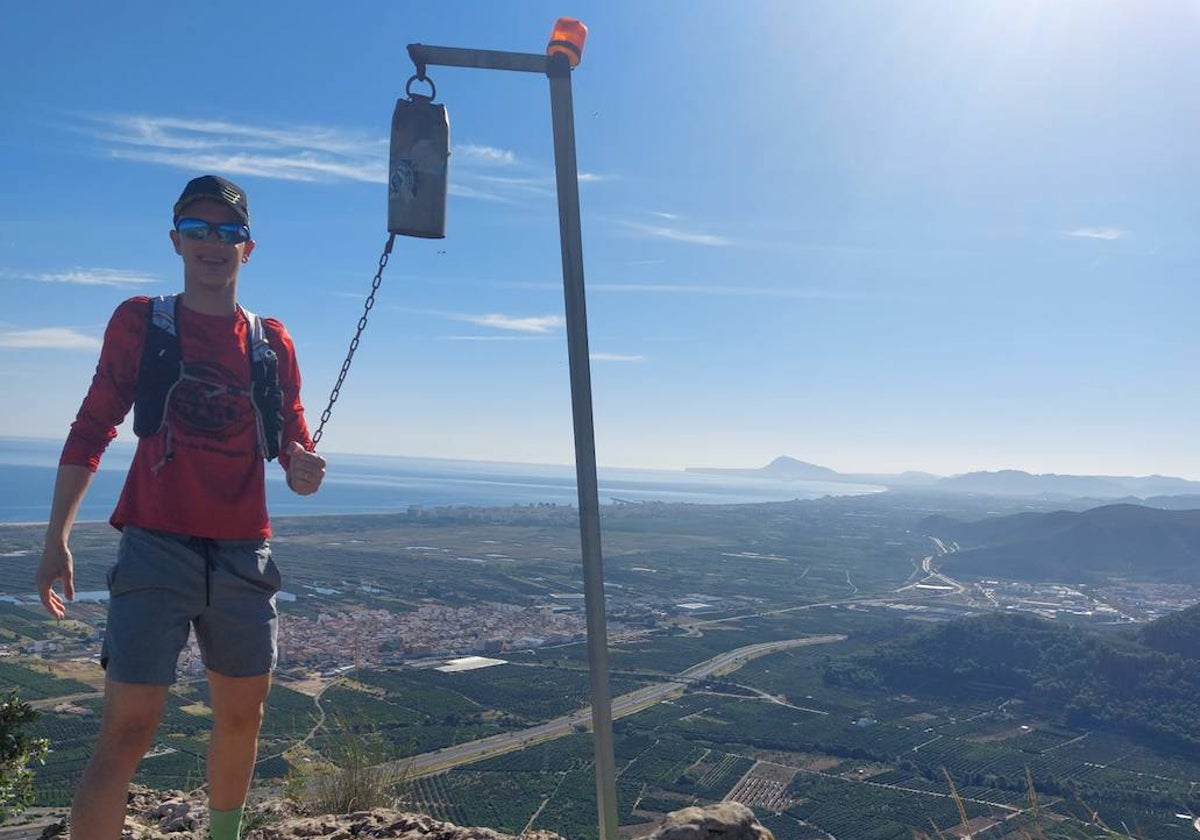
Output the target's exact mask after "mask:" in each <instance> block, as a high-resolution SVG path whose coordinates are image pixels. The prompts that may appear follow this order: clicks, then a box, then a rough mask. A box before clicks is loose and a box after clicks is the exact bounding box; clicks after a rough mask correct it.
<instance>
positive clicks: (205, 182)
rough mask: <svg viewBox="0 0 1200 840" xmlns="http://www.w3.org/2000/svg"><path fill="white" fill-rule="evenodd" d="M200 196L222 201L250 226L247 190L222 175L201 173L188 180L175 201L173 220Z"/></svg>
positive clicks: (243, 222) (177, 219)
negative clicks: (197, 176)
mask: <svg viewBox="0 0 1200 840" xmlns="http://www.w3.org/2000/svg"><path fill="white" fill-rule="evenodd" d="M200 198H211V199H212V200H214V201H219V202H221V203H222V204H224V205H226V206H227V207H229V208H230V209H232V210H233V212H235V213H237V215H238V219H239V220H240V221H241V223H242V224H244V225H245V226H246V227H250V208H249V207H247V206H246V192H245V190H243V189H242V188H241V187H239V186H238V185H237V184H235V183H233V182H232V181H228V180H226V179H224V178H222V177H221V176H220V175H201V176H200V177H199V178H193V179H192V180H190V181H188V183H187V186H186V187H184V188H183V192H182V193H181V194H180V196H179V200H178V201H176V202H175V218H174V219H173V220H172V221H173V222H178V221H179V217H180V216H181V215H182V214H183V210H184V208H186V207H187V206H188V205H189V204H191V203H192V202H193V201H196V200H197V199H200Z"/></svg>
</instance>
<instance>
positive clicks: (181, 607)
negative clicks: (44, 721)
mask: <svg viewBox="0 0 1200 840" xmlns="http://www.w3.org/2000/svg"><path fill="white" fill-rule="evenodd" d="M170 235H171V243H172V244H173V245H174V248H175V253H177V254H179V256H180V257H181V258H182V259H183V292H182V294H180V295H178V296H177V297H175V298H166V299H160V301H159V302H158V304H157V305H156V304H155V302H154V301H152V300H151V299H148V298H144V297H135V298H132V299H130V300H127V301H125V302H124V303H122V304H121V305H120V306H119V307H117V310H116V312H115V313H114V314H113V317H112V319H111V321H110V322H109V325H108V329H107V330H106V332H105V335H104V346H103V348H102V349H101V351H100V361H99V363H98V364H97V366H96V374H95V376H94V377H93V379H92V385H91V388H90V389H89V390H88V393H87V396H86V397H85V398H84V401H83V405H82V407H81V408H80V409H79V414H78V415H77V416H76V418H75V422H74V423H73V424H72V426H71V432H70V434H69V436H68V437H67V442H66V445H65V446H64V447H63V453H62V458H61V460H60V463H59V469H58V478H57V481H56V483H55V488H54V500H53V504H52V509H51V513H50V525H49V528H48V529H47V532H46V544H45V549H44V551H43V554H42V559H41V564H40V565H39V567H38V570H37V586H38V591H39V593H40V594H41V598H42V603H43V605H44V606H45V607H46V609H47V611H49V613H50V614H51V615H53V616H54V617H55V618H61V617H62V616H63V615H65V613H66V607H65V602H66V601H70V600H71V599H72V598H73V597H74V594H75V590H74V571H73V561H72V558H71V551H70V549H69V547H68V540H69V537H70V533H71V526H72V524H73V523H74V520H75V515H76V512H77V511H78V508H79V503H80V502H81V501H82V499H83V496H84V494H85V493H86V492H87V489H88V486H89V485H90V484H91V480H92V476H93V474H94V472H95V470H96V468H97V466H98V464H99V462H100V457H101V455H102V454H103V452H104V450H105V447H107V446H108V443H109V442H110V441H111V440H112V439H113V438H114V437H115V436H116V426H117V425H118V424H119V423H120V422H121V421H122V420H123V419H124V418H125V415H126V414H127V413H128V412H129V410H130V408H131V407H133V408H134V418H135V419H134V428H135V431H136V432H137V434H138V436H139V439H138V444H137V452H136V454H135V455H134V458H133V463H132V464H131V465H130V468H129V474H128V476H127V478H126V480H125V487H124V489H123V490H122V492H121V497H120V500H119V501H118V503H117V507H116V510H115V511H114V513H113V515H112V520H111V521H112V524H113V526H114V527H116V528H118V529H120V530H121V532H122V533H121V542H120V548H119V550H118V554H117V562H116V564H115V565H114V566H113V567H112V569H111V570H110V571H109V574H108V583H109V593H110V597H109V612H108V625H107V631H106V637H105V640H104V647H103V650H102V652H101V659H100V661H101V664H102V665H103V666H104V668H105V669H106V674H105V690H104V713H103V717H102V719H101V724H100V735H99V738H98V740H97V743H96V748H95V751H94V753H93V754H92V758H91V760H90V761H89V762H88V765H87V768H86V769H85V770H84V771H83V776H82V777H81V778H80V780H79V785H78V787H77V789H76V792H75V801H74V803H73V806H72V810H71V836H72V838H74V840H116V838H118V837H119V836H120V834H121V828H122V825H123V823H124V815H125V804H126V794H127V790H128V787H129V782H130V780H131V779H132V778H133V774H134V771H135V770H136V769H137V765H138V762H139V761H140V760H141V758H142V756H143V755H144V754H145V752H146V751H147V750H148V749H149V747H150V746H151V744H152V742H153V739H154V734H155V731H156V730H157V728H158V723H159V720H160V719H161V717H162V710H163V705H164V703H165V702H166V699H167V692H168V689H169V687H170V686H171V684H172V683H173V682H174V681H175V668H176V660H177V658H178V656H179V652H180V651H181V650H182V648H183V646H184V645H185V644H186V642H187V638H188V633H189V630H190V629H191V628H193V627H194V628H195V632H196V637H197V640H198V641H199V643H200V649H201V653H202V655H203V658H204V663H205V667H206V668H207V671H208V683H209V692H210V697H211V705H212V721H213V723H212V736H211V739H210V741H209V749H208V783H209V809H210V833H211V836H212V837H213V840H236V838H237V836H238V832H239V830H240V822H241V811H242V806H243V804H244V803H245V799H246V794H247V792H248V790H249V787H250V778H251V775H252V773H253V770H254V761H255V756H256V753H257V747H258V730H259V725H260V723H261V722H262V714H263V704H264V702H265V700H266V697H267V692H268V690H269V689H270V685H271V672H272V670H273V669H274V667H275V659H276V633H277V619H276V612H275V591H276V590H277V589H278V588H279V571H278V569H277V568H276V566H275V563H274V561H273V560H272V559H271V551H270V548H269V546H268V543H267V537H269V536H270V524H269V521H268V518H267V508H266V497H265V489H264V471H265V467H264V456H266V457H270V456H272V455H274V454H275V453H276V451H277V452H278V457H279V462H280V464H281V465H282V466H283V468H284V470H286V472H287V483H288V486H289V487H290V488H291V489H292V490H293V491H294V492H296V493H298V494H300V495H307V494H310V493H315V492H316V491H317V489H318V488H319V487H320V485H321V480H322V478H323V477H324V475H325V461H324V459H323V458H321V457H320V456H319V455H317V454H316V453H314V452H310V451H309V450H310V449H311V447H312V440H311V438H310V437H309V434H308V428H307V426H306V424H305V422H304V409H303V407H302V405H301V404H300V374H299V371H298V369H297V366H296V358H295V353H294V350H293V346H292V340H291V338H290V336H289V335H288V333H287V331H286V330H285V329H284V328H283V325H282V324H280V323H279V322H278V321H274V320H272V319H269V318H263V319H261V320H259V319H255V318H254V316H253V315H252V314H251V313H248V312H247V311H245V310H243V309H242V308H241V307H240V306H238V304H237V281H238V271H239V269H240V268H241V267H242V265H243V264H244V263H246V262H247V261H248V260H249V259H250V254H251V252H253V250H254V240H253V239H251V238H250V214H249V209H248V207H247V204H246V195H245V193H244V192H243V191H242V190H241V188H239V187H238V186H236V185H235V184H232V183H230V182H229V181H227V180H225V179H224V178H220V177H217V176H214V175H205V176H203V177H200V178H196V179H193V180H192V181H190V182H189V183H188V185H187V187H185V188H184V190H183V193H182V195H181V196H180V197H179V201H178V202H176V204H175V208H174V229H173V230H172V231H171V234H170ZM152 316H153V318H154V324H155V325H154V326H152V325H151V318H152ZM163 325H165V327H166V328H164V326H163ZM256 325H257V327H258V329H257V330H256ZM263 338H265V340H266V346H264V345H263V343H262V339H263ZM148 341H150V342H152V344H151V348H152V349H151V352H149V353H146V352H145V350H144V348H145V347H146V345H147V342H148ZM272 354H273V355H274V362H273V363H268V362H267V361H266V360H267V359H269V357H270V356H271V355H272ZM163 359H166V360H167V361H166V362H163V361H162V360H163ZM252 369H253V370H254V372H253V373H252ZM276 380H277V381H276ZM56 581H61V583H62V594H61V595H60V594H59V593H58V592H57V591H55V589H54V584H55V582H56Z"/></svg>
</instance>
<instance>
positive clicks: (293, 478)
mask: <svg viewBox="0 0 1200 840" xmlns="http://www.w3.org/2000/svg"><path fill="white" fill-rule="evenodd" d="M287 455H288V471H287V483H288V487H290V488H292V492H293V493H296V494H298V495H301V496H308V495H311V494H313V493H316V492H317V490H318V489H319V488H320V486H321V481H322V480H323V479H324V478H325V459H324V458H322V457H321V456H320V455H318V454H317V453H316V452H309V451H308V450H307V449H305V448H304V447H303V446H301V445H300V444H299V443H297V442H296V441H292V442H291V443H289V444H288V447H287Z"/></svg>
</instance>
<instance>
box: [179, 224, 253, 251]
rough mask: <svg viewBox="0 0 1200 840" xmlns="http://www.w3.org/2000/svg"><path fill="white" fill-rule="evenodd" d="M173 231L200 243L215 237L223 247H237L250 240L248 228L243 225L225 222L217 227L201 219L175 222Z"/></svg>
mask: <svg viewBox="0 0 1200 840" xmlns="http://www.w3.org/2000/svg"><path fill="white" fill-rule="evenodd" d="M175 230H177V231H179V233H180V235H181V236H186V237H187V238H188V239H197V240H199V241H201V242H203V241H204V240H205V239H211V238H212V237H214V236H215V237H216V238H217V239H218V240H219V241H220V242H221V243H223V244H225V245H237V244H239V243H241V242H246V241H247V240H249V239H250V228H248V227H246V226H245V225H239V224H237V223H236V222H226V223H224V224H219V225H218V224H213V223H212V222H206V221H204V220H203V219H192V218H187V219H180V220H179V221H178V222H176V223H175Z"/></svg>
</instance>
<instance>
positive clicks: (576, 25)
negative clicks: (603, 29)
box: [546, 17, 587, 67]
mask: <svg viewBox="0 0 1200 840" xmlns="http://www.w3.org/2000/svg"><path fill="white" fill-rule="evenodd" d="M586 40H587V27H586V26H584V25H583V22H582V21H579V20H576V19H575V18H569V17H563V18H559V19H558V20H556V21H555V22H554V31H552V32H551V33H550V43H549V44H547V45H546V55H554V54H555V53H562V54H563V55H565V56H566V57H567V61H568V62H570V64H571V66H572V67H575V66H577V65H578V64H579V59H581V58H583V42H584V41H586Z"/></svg>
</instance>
